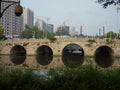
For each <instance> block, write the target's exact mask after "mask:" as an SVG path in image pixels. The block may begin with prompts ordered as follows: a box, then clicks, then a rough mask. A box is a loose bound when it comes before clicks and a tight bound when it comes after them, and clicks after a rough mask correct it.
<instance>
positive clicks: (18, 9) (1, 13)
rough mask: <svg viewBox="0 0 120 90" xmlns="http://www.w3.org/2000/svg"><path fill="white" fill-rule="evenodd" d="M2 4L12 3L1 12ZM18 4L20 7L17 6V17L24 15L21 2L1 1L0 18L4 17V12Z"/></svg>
mask: <svg viewBox="0 0 120 90" xmlns="http://www.w3.org/2000/svg"><path fill="white" fill-rule="evenodd" d="M2 2H4V3H10V4H9V5H8V6H6V7H5V8H4V9H3V10H2V11H1V4H2ZM16 3H18V5H16V6H15V15H16V16H21V15H22V13H23V7H22V6H21V5H20V0H19V1H5V0H0V18H1V17H2V16H3V14H4V12H5V11H6V10H7V9H8V8H9V7H10V6H12V5H14V4H16Z"/></svg>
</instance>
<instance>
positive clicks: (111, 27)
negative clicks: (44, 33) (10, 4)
mask: <svg viewBox="0 0 120 90" xmlns="http://www.w3.org/2000/svg"><path fill="white" fill-rule="evenodd" d="M95 1H96V0H21V5H22V6H23V7H25V8H29V9H31V10H32V11H34V16H35V17H38V18H40V19H43V20H46V19H45V18H43V17H47V18H50V20H49V23H52V24H54V26H55V28H56V27H57V26H59V25H61V24H63V22H64V21H65V22H66V25H68V26H71V27H75V30H76V31H79V30H80V26H81V25H82V27H83V34H87V35H96V34H99V28H101V30H102V27H103V26H105V31H106V32H108V31H114V32H118V31H119V28H120V11H119V13H117V11H116V6H109V7H108V8H107V9H104V8H102V6H101V5H99V4H98V3H95Z"/></svg>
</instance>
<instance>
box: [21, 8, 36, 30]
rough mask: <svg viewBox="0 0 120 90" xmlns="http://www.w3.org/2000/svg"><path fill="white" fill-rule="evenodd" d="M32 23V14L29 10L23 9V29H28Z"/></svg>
mask: <svg viewBox="0 0 120 90" xmlns="http://www.w3.org/2000/svg"><path fill="white" fill-rule="evenodd" d="M33 23H34V12H33V11H32V10H30V9H27V8H23V28H24V29H25V25H28V26H29V27H33Z"/></svg>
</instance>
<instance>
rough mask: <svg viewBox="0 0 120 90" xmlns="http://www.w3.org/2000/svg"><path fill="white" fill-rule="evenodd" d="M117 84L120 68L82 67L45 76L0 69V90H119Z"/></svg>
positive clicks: (61, 70) (50, 72)
mask: <svg viewBox="0 0 120 90" xmlns="http://www.w3.org/2000/svg"><path fill="white" fill-rule="evenodd" d="M119 84H120V68H118V69H116V70H107V69H101V68H99V67H93V66H92V65H83V66H80V67H78V68H61V69H57V70H51V71H49V72H48V74H47V75H45V76H43V75H38V74H34V73H33V70H28V69H27V70H21V69H15V70H11V71H9V70H5V69H3V68H2V69H0V90H49V89H51V90H119V89H120V85H119Z"/></svg>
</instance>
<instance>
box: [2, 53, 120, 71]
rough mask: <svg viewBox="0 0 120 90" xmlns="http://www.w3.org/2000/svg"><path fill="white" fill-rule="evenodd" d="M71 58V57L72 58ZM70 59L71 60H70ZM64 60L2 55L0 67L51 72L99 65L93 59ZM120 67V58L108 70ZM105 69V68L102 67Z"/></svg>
mask: <svg viewBox="0 0 120 90" xmlns="http://www.w3.org/2000/svg"><path fill="white" fill-rule="evenodd" d="M70 58H71V57H70ZM70 58H69V60H70ZM65 59H66V60H63V58H62V57H60V56H57V57H49V58H48V57H47V58H45V57H36V56H25V57H20V56H19V57H14V56H10V55H1V56H0V66H5V67H9V68H30V69H39V70H51V69H56V68H62V67H71V68H74V67H76V66H80V65H86V64H90V63H91V64H92V65H97V66H99V67H101V66H100V65H98V64H97V63H96V62H95V60H94V58H93V57H85V58H84V59H82V60H80V59H75V57H74V60H73V59H71V60H70V61H68V60H67V58H65ZM118 67H120V58H114V62H112V64H110V65H109V67H107V68H118ZM101 68H103V67H101Z"/></svg>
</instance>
